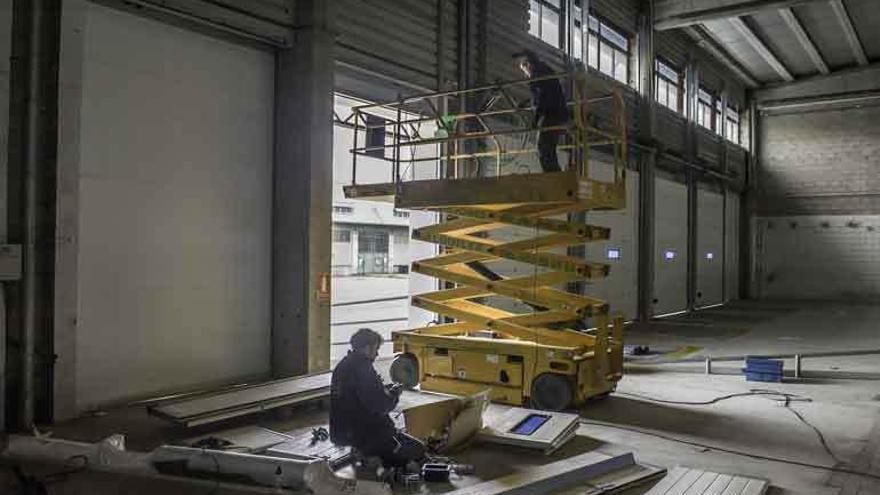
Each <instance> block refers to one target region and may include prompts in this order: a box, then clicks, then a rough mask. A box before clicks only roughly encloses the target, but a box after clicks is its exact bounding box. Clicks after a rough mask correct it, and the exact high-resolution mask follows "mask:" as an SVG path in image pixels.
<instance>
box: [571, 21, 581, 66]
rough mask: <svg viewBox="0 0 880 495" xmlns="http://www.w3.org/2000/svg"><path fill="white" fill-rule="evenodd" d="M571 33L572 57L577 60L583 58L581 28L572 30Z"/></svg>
mask: <svg viewBox="0 0 880 495" xmlns="http://www.w3.org/2000/svg"><path fill="white" fill-rule="evenodd" d="M572 34H573V35H574V40H573V41H572V43H574V46H573V47H572V50H571V54H572V55H573V56H574V58H576V59H578V60H583V59H584V46H583V44H582V43H583V35H582V34H581V30H580V29H575V30H574V31H572Z"/></svg>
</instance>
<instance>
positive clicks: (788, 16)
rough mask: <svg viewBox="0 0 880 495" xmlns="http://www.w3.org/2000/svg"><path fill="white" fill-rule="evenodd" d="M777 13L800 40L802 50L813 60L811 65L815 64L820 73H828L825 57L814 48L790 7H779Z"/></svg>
mask: <svg viewBox="0 0 880 495" xmlns="http://www.w3.org/2000/svg"><path fill="white" fill-rule="evenodd" d="M779 15H780V16H782V20H783V21H785V23H786V24H788V27H789V29H791V30H792V32H794V36H795V37H796V38H797V40H798V42H800V44H801V46H802V47H803V49H804V51H805V52H807V55H809V56H810V60H812V61H813V65H815V66H816V69H818V70H819V72H821V73H822V74H828V73H829V72H830V71H829V70H828V64H826V63H825V59H824V58H822V54H821V53H819V50H818V49H816V45H815V44H814V43H813V40H811V39H810V36H809V35H808V34H807V32H806V31H805V30H804V26H803V25H802V24H801V21H799V20H798V18H797V16H795V15H794V12H792V10H791V7H786V8H784V9H779Z"/></svg>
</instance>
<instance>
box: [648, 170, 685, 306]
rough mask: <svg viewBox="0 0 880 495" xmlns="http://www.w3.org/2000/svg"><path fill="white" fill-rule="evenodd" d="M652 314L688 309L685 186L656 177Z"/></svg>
mask: <svg viewBox="0 0 880 495" xmlns="http://www.w3.org/2000/svg"><path fill="white" fill-rule="evenodd" d="M654 199H655V206H654V208H655V211H654V298H653V314H654V315H655V316H657V315H663V314H668V313H674V312H677V311H684V310H686V309H687V186H685V185H684V184H682V183H679V182H674V181H671V180H667V179H661V178H659V177H658V178H657V182H656V185H655V190H654Z"/></svg>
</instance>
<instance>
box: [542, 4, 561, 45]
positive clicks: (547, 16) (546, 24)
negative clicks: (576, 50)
mask: <svg viewBox="0 0 880 495" xmlns="http://www.w3.org/2000/svg"><path fill="white" fill-rule="evenodd" d="M541 40H542V41H544V42H545V43H548V44H550V45H552V46H554V47H555V48H559V14H558V13H556V12H553V11H552V10H550V9H544V11H543V12H542V13H541Z"/></svg>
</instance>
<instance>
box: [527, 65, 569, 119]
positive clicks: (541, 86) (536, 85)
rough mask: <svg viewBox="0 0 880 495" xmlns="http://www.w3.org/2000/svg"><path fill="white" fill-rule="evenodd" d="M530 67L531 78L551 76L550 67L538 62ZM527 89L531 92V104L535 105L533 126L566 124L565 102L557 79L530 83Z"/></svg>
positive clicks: (566, 108) (566, 109)
mask: <svg viewBox="0 0 880 495" xmlns="http://www.w3.org/2000/svg"><path fill="white" fill-rule="evenodd" d="M531 65H532V77H533V78H539V77H544V76H549V75H550V74H553V71H552V70H551V69H550V67H549V66H548V65H547V64H545V63H544V62H541V61H540V60H535V61H532V63H531ZM529 89H530V90H531V92H532V104H533V105H535V125H537V124H539V123H542V124H543V125H545V126H546V125H559V124H564V123H566V122H568V120H569V112H568V107H567V106H566V103H567V102H566V100H565V93H564V92H563V91H562V84H560V82H559V79H546V80H544V81H535V82H531V83H529ZM542 119H543V122H542Z"/></svg>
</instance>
